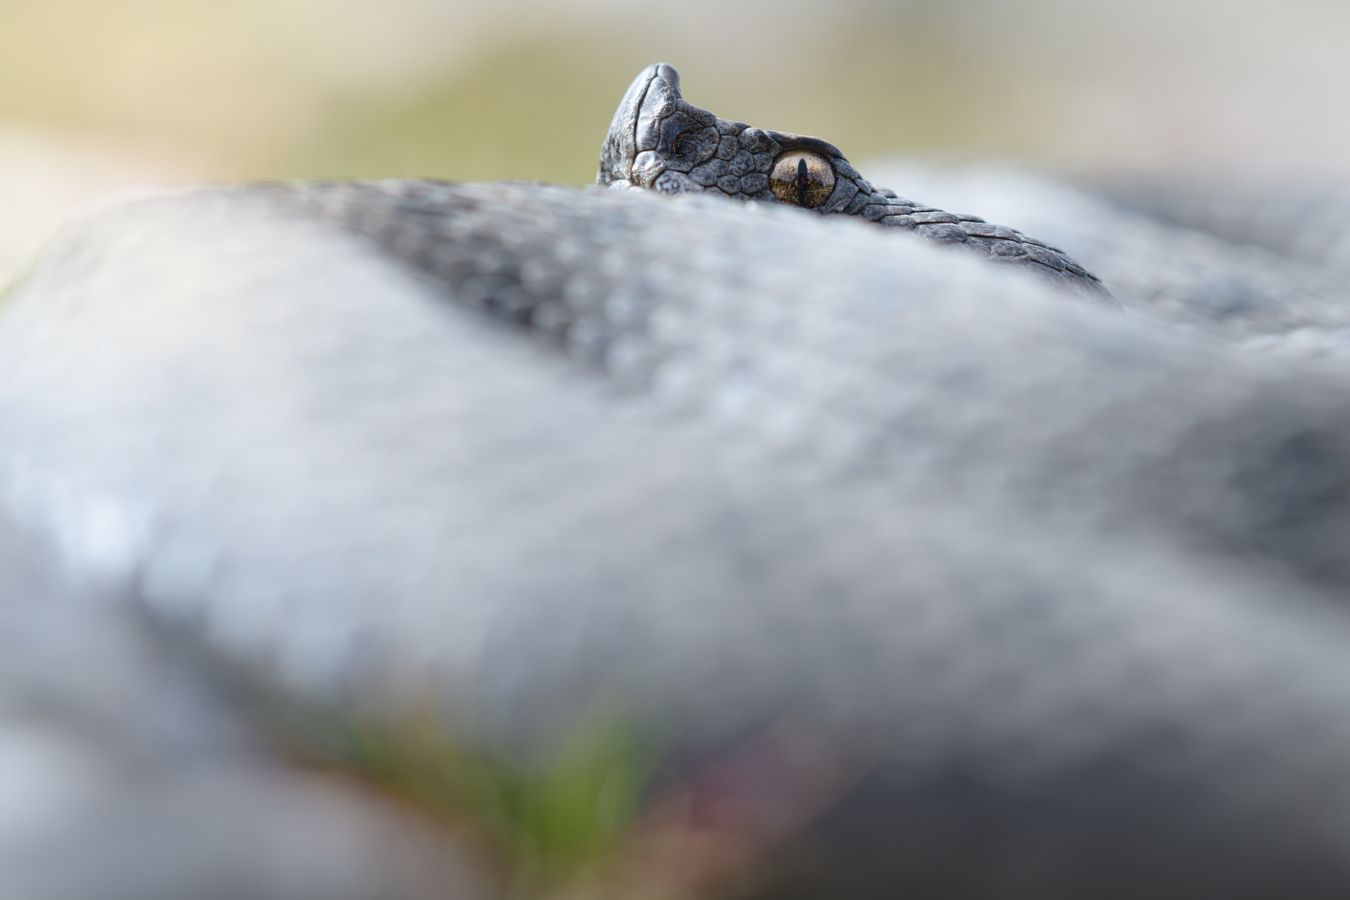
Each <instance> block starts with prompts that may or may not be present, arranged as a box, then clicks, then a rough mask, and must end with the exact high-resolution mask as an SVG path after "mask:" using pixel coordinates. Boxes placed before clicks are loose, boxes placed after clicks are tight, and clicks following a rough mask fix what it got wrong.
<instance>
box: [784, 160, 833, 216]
mask: <svg viewBox="0 0 1350 900" xmlns="http://www.w3.org/2000/svg"><path fill="white" fill-rule="evenodd" d="M769 187H770V189H772V190H773V195H774V196H775V197H777V198H778V199H779V200H782V201H783V202H784V203H791V204H792V205H793V206H803V207H806V208H807V209H815V208H816V207H817V206H819V205H820V204H822V203H824V202H825V201H826V200H828V199H830V194H832V193H833V192H834V169H833V168H831V167H830V164H829V162H828V161H827V160H826V159H825V157H823V156H821V155H819V154H818V153H807V152H804V151H801V150H792V151H789V152H787V153H784V154H783V155H782V156H780V157H778V159H777V160H776V161H775V162H774V164H773V171H772V172H770V173H769Z"/></svg>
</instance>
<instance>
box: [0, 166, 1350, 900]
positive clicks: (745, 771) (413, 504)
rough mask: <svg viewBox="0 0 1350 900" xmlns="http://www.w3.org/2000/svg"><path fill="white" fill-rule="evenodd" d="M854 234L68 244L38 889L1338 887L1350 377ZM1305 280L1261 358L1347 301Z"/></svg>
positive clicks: (705, 215) (29, 695)
mask: <svg viewBox="0 0 1350 900" xmlns="http://www.w3.org/2000/svg"><path fill="white" fill-rule="evenodd" d="M1095 215H1100V217H1101V218H1100V220H1097V219H1094V224H1093V228H1094V229H1096V228H1100V230H1101V233H1102V238H1101V245H1102V246H1103V247H1104V248H1105V249H1107V250H1110V249H1112V247H1116V248H1119V247H1122V246H1123V247H1125V248H1126V249H1125V251H1123V252H1126V253H1128V254H1130V255H1131V256H1132V258H1133V259H1134V260H1135V262H1136V264H1137V272H1138V273H1139V274H1138V278H1139V279H1140V282H1139V284H1138V288H1139V290H1140V291H1143V290H1145V289H1147V288H1148V286H1149V285H1148V282H1147V280H1148V279H1149V278H1152V279H1154V280H1155V284H1156V285H1157V286H1158V288H1159V290H1160V292H1161V293H1163V294H1166V295H1167V296H1169V297H1173V298H1175V303H1174V304H1169V305H1167V306H1163V305H1159V306H1158V307H1156V308H1157V309H1159V310H1164V311H1166V310H1173V309H1175V310H1177V311H1178V312H1177V314H1176V316H1175V317H1172V318H1166V319H1165V321H1166V322H1173V323H1174V322H1176V321H1185V322H1186V323H1187V324H1190V323H1191V322H1192V321H1200V320H1204V319H1206V318H1209V319H1213V318H1216V317H1217V316H1218V313H1217V312H1215V310H1216V309H1222V306H1221V305H1218V304H1212V303H1211V302H1210V298H1209V297H1207V295H1206V292H1205V290H1204V287H1203V284H1202V283H1201V282H1200V281H1199V280H1198V279H1193V278H1190V277H1189V276H1187V277H1186V278H1184V279H1178V278H1177V276H1176V274H1175V273H1173V272H1169V271H1168V270H1169V269H1170V268H1173V267H1174V265H1176V264H1179V263H1180V262H1181V261H1180V260H1177V259H1175V258H1174V257H1173V256H1171V255H1164V254H1163V252H1162V251H1163V249H1164V248H1160V246H1159V244H1158V242H1157V241H1153V240H1138V241H1129V242H1126V243H1124V244H1120V243H1119V242H1117V243H1116V244H1115V245H1113V244H1111V242H1110V238H1111V236H1112V231H1111V228H1110V227H1109V225H1110V219H1109V213H1107V212H1106V211H1102V210H1098V211H1096V212H1095V213H1094V216H1095ZM850 218H852V217H848V216H830V217H813V216H805V215H799V214H795V213H794V212H793V211H791V210H787V209H784V208H783V206H782V205H781V204H767V203H766V204H762V205H755V206H748V205H739V204H732V203H726V202H722V201H720V200H716V199H712V198H707V197H699V196H693V197H688V196H686V197H676V198H662V197H657V196H654V195H652V194H651V193H650V192H643V191H613V192H611V191H598V190H582V191H578V190H569V189H564V188H558V187H548V186H539V185H512V184H493V185H462V184H445V183H436V182H427V181H407V182H385V183H350V184H309V185H274V186H268V187H262V188H260V187H247V188H242V189H218V190H207V191H199V192H195V193H190V194H187V195H185V196H178V197H170V198H167V199H160V200H156V201H154V202H145V203H141V204H139V205H132V206H126V207H122V208H120V209H115V210H110V211H108V212H107V213H105V214H104V215H103V216H102V217H101V218H99V219H96V220H94V221H91V222H89V223H87V224H86V225H84V226H83V227H81V228H78V229H73V230H72V231H71V232H69V233H68V234H67V235H66V236H65V237H64V238H63V239H62V240H61V241H60V242H59V243H58V244H57V245H56V246H55V247H53V249H52V250H51V252H50V253H49V254H48V255H47V256H46V257H45V259H44V260H43V261H42V262H41V264H39V265H38V266H36V267H35V268H34V270H33V272H32V274H31V276H30V277H28V278H27V279H25V280H24V281H23V282H22V283H21V284H20V285H18V286H16V288H15V290H14V292H13V295H12V296H11V297H10V298H9V300H8V301H7V306H6V309H5V311H4V314H3V315H0V426H2V427H3V438H4V439H3V440H2V441H0V562H2V563H3V565H0V635H2V636H3V647H0V649H2V650H3V652H0V751H3V756H0V760H2V761H3V763H4V765H3V768H2V769H0V811H3V812H4V813H5V815H4V816H3V817H0V826H4V827H0V896H3V897H6V898H8V897H23V898H25V900H88V898H99V900H105V898H117V900H122V898H131V900H177V898H181V897H184V896H191V897H198V898H211V900H216V898H222V900H233V898H236V897H250V898H265V900H297V898H300V900H308V898H311V897H312V898H325V900H384V898H387V897H397V898H400V900H405V898H408V900H444V898H445V897H446V896H454V897H456V898H461V897H473V898H479V897H482V898H495V897H500V896H502V895H503V893H507V892H506V891H503V890H500V889H499V888H501V885H500V884H498V883H497V882H495V881H494V880H493V879H492V878H491V877H487V878H481V879H480V878H478V877H470V876H472V875H474V867H473V865H472V863H471V862H470V861H469V860H471V859H473V858H476V857H473V856H472V855H471V854H465V853H463V851H462V849H461V850H460V851H458V852H457V851H456V848H457V847H460V848H462V847H463V846H475V845H478V846H481V844H476V841H482V840H484V839H485V838H487V837H492V838H495V842H494V843H493V846H495V847H496V848H497V851H498V852H497V854H496V855H495V856H491V857H488V859H489V860H490V861H491V863H492V864H493V865H495V866H497V867H498V868H499V869H500V868H501V867H502V866H506V867H510V866H512V865H515V866H517V867H518V868H519V869H520V870H521V871H524V872H527V873H528V872H532V871H534V872H537V871H538V870H539V869H540V868H541V866H540V865H539V862H540V859H539V856H540V855H541V854H552V855H547V857H546V861H547V862H548V863H549V866H551V867H552V869H551V871H552V872H553V873H554V874H555V875H556V873H557V871H558V870H559V868H561V869H562V870H564V871H566V865H567V864H570V865H571V866H572V867H573V871H572V874H575V875H576V876H577V877H579V878H586V879H593V880H590V881H582V882H580V883H579V884H576V883H568V882H566V881H562V882H558V881H556V880H555V881H551V882H537V883H528V884H527V885H526V886H527V887H529V888H531V889H538V890H539V891H540V892H542V893H544V894H547V892H548V891H549V890H555V891H558V892H559V894H560V895H563V896H572V897H575V896H596V895H600V896H653V895H656V896H678V897H682V898H683V897H711V898H720V897H723V896H744V895H746V894H752V895H754V894H757V895H759V896H764V897H773V898H784V897H794V896H847V897H861V898H878V900H881V898H891V897H895V896H897V895H899V896H916V897H926V898H938V900H1081V898H1092V900H1135V898H1140V897H1147V898H1150V900H1182V898H1184V900H1239V898H1240V900H1265V898H1268V897H1281V896H1291V897H1298V898H1300V900H1343V898H1345V897H1346V896H1350V855H1347V853H1346V833H1347V822H1350V720H1347V717H1346V714H1345V710H1346V703H1347V697H1350V655H1347V653H1346V652H1345V651H1346V647H1347V646H1350V612H1348V611H1347V608H1346V604H1345V600H1346V597H1347V596H1350V550H1348V549H1347V545H1346V535H1347V534H1350V421H1347V418H1346V416H1345V415H1344V409H1345V395H1346V380H1347V378H1346V373H1345V370H1344V368H1343V367H1341V366H1339V365H1328V366H1314V365H1310V364H1308V363H1307V362H1306V361H1304V360H1298V359H1289V358H1284V357H1280V356H1275V355H1263V354H1257V353H1250V352H1241V351H1239V350H1237V349H1236V348H1234V347H1231V346H1225V345H1223V344H1222V343H1220V342H1217V341H1213V340H1209V339H1199V338H1196V337H1194V336H1193V335H1188V334H1185V333H1179V331H1178V330H1177V329H1175V328H1172V327H1167V326H1166V325H1164V324H1159V323H1157V322H1153V323H1150V322H1145V321H1141V318H1140V317H1134V316H1122V315H1119V314H1118V313H1117V312H1116V311H1115V310H1113V309H1109V308H1104V307H1102V306H1100V305H1093V304H1085V303H1066V302H1064V298H1063V297H1062V296H1060V295H1059V294H1057V293H1055V292H1054V291H1051V290H1047V289H1046V286H1045V285H1043V284H1039V283H1037V282H1036V281H1035V280H1034V279H1031V278H1029V277H1026V272H1027V271H1033V272H1034V271H1035V267H1016V268H1003V269H998V268H996V267H993V266H989V265H985V264H984V263H983V262H982V261H981V260H979V259H978V257H976V256H975V255H972V254H952V253H948V252H946V251H944V250H943V249H942V248H939V247H936V246H934V245H933V244H931V243H929V242H924V241H918V240H915V241H905V240H895V236H894V235H892V234H885V233H883V232H882V231H881V230H879V229H872V228H868V227H865V226H864V225H862V224H859V223H858V222H856V221H849V219H850ZM1131 221H1132V222H1133V224H1132V225H1131V227H1132V228H1140V229H1142V228H1144V227H1145V226H1144V224H1143V223H1141V222H1139V221H1137V220H1131ZM1169 252H1174V248H1173V250H1172V251H1169ZM1229 258H1230V257H1229V256H1228V255H1226V254H1218V253H1215V254H1208V255H1203V256H1199V255H1197V256H1196V260H1198V262H1197V264H1198V265H1200V266H1202V267H1203V266H1211V267H1218V268H1223V269H1227V268H1228V266H1227V263H1226V260H1228V259H1229ZM1193 262H1194V261H1193ZM1118 264H1119V265H1121V266H1122V267H1123V266H1124V265H1125V263H1124V262H1118ZM1224 275H1225V278H1227V279H1228V280H1222V281H1218V282H1215V283H1218V284H1222V285H1225V286H1228V285H1233V286H1235V287H1236V286H1240V285H1236V284H1235V283H1234V281H1233V279H1232V278H1231V277H1229V276H1231V275H1232V273H1231V272H1225V273H1224ZM1238 280H1239V281H1240V279H1238ZM1285 287H1286V288H1289V287H1290V286H1289V285H1285ZM1225 289H1226V288H1225ZM1291 290H1296V286H1294V288H1291ZM1289 299H1290V300H1291V303H1290V305H1289V307H1288V308H1287V309H1286V310H1285V315H1283V316H1273V317H1272V316H1262V315H1255V314H1254V315H1250V316H1244V317H1243V318H1242V319H1241V321H1240V323H1238V324H1239V326H1240V327H1239V328H1238V330H1235V331H1234V332H1232V333H1233V334H1241V335H1243V336H1247V337H1252V336H1254V335H1255V334H1257V333H1258V332H1260V331H1261V330H1262V329H1267V330H1270V331H1276V332H1278V331H1279V330H1280V329H1282V328H1287V327H1289V326H1290V325H1291V323H1295V324H1296V326H1297V327H1299V328H1306V329H1308V330H1312V331H1318V332H1320V331H1327V330H1335V329H1336V328H1337V327H1338V326H1337V325H1336V323H1337V322H1338V321H1340V320H1337V319H1335V318H1334V317H1333V316H1332V313H1331V311H1328V310H1326V309H1324V305H1325V301H1326V299H1327V298H1326V297H1323V296H1321V295H1319V296H1317V297H1313V298H1311V303H1310V304H1304V303H1298V302H1293V301H1295V300H1297V299H1299V298H1296V297H1290V298H1289ZM1303 299H1304V300H1307V299H1309V298H1303ZM1332 346H1333V350H1334V346H1335V345H1334V344H1333V345H1332ZM241 688H245V689H246V690H241ZM259 698H263V699H264V700H265V701H266V702H262V703H259V702H257V701H258V699H259ZM597 710H598V711H599V712H600V713H603V714H604V715H597ZM605 716H608V717H610V718H609V720H608V721H617V722H618V724H619V726H621V727H615V728H609V727H608V726H606V727H598V728H596V730H595V732H594V733H592V732H588V731H587V728H588V727H590V726H588V725H587V723H594V722H601V723H604V722H606V721H607V720H606V718H605ZM578 723H580V725H579V724H578ZM578 732H579V733H578ZM597 735H598V737H597ZM632 735H636V736H637V737H639V738H641V739H640V740H629V739H628V738H629V737H630V736H632ZM261 736H266V737H267V738H268V739H267V740H264V739H262V738H261ZM279 746H281V747H285V748H287V749H289V750H290V753H289V755H286V754H281V753H278V752H277V751H278V747H279ZM578 746H579V747H580V748H581V749H580V750H577V749H576V748H577V747H578ZM564 750H566V751H569V752H563V751H564ZM297 758H299V759H303V760H306V761H310V762H313V761H315V760H322V761H324V762H325V763H327V764H328V765H329V766H332V767H335V768H337V769H339V770H341V771H345V772H348V773H351V774H353V775H356V776H358V778H360V779H365V780H366V784H367V785H368V787H369V786H374V787H376V788H380V789H381V790H383V791H388V792H390V793H392V794H394V795H396V796H399V797H402V798H404V799H407V798H408V796H409V791H410V790H411V791H412V797H413V799H415V800H417V801H419V802H420V803H422V804H423V806H421V807H419V809H420V810H421V811H422V812H425V811H426V810H427V807H431V808H433V809H434V810H435V811H436V813H437V815H438V816H439V818H438V821H439V822H440V823H441V824H443V825H448V826H450V829H451V831H450V834H445V833H442V832H440V831H438V830H437V829H436V828H432V827H430V825H428V823H427V820H426V819H425V818H419V817H416V816H414V817H409V816H407V815H404V816H393V817H392V818H393V819H394V821H390V819H391V814H390V805H391V804H388V803H385V802H382V801H381V800H380V799H379V797H380V794H379V792H377V791H371V790H369V789H368V788H367V789H366V790H364V791H363V790H358V789H356V788H354V786H353V785H352V783H351V782H350V781H347V780H339V779H332V778H326V777H324V776H322V775H320V774H317V773H316V772H315V771H313V769H311V771H309V772H308V773H302V772H298V771H296V766H295V765H294V762H295V760H296V759H297ZM557 759H562V760H563V761H564V762H565V763H566V764H563V765H561V769H562V771H563V774H564V776H567V777H562V776H556V773H554V774H551V772H552V770H551V769H550V768H549V763H550V761H553V760H557ZM541 773H542V774H541ZM568 773H571V774H570V775H568ZM610 776H613V777H610ZM644 776H645V780H644ZM457 779H461V780H462V781H465V782H468V783H469V784H470V786H474V787H476V788H477V790H473V791H466V792H463V793H461V794H456V793H455V792H454V791H453V790H450V791H448V793H445V794H439V793H438V790H439V789H444V788H445V787H446V785H447V784H449V785H451V786H453V785H454V784H455V783H456V780H457ZM635 782H640V786H641V787H643V788H645V790H643V791H642V792H641V793H640V797H639V802H638V804H637V806H636V808H635V809H634V808H629V807H628V806H626V805H624V804H623V803H617V804H616V802H615V797H616V796H617V797H618V798H619V799H620V800H622V799H623V798H625V797H629V798H631V796H632V795H633V793H634V791H635V788H634V783H635ZM522 785H523V786H525V787H526V788H527V790H524V791H523V792H522V791H521V790H520V788H521V786H522ZM461 786H462V785H461ZM485 788H486V789H485ZM485 797H486V799H485ZM475 800H476V804H477V805H475ZM432 801H436V804H433V803H432ZM404 809H405V811H406V808H404ZM559 822H561V823H562V826H561V827H559V825H558V823H559ZM494 829H495V830H494ZM503 831H504V832H505V833H506V835H507V838H508V839H506V840H503V839H502V832H503ZM465 833H467V834H470V835H472V837H473V838H474V840H470V841H467V842H465V843H461V842H460V841H459V840H457V839H456V837H455V836H456V835H461V834H465ZM541 836H542V837H553V838H555V839H556V838H559V837H561V840H554V841H553V842H552V843H550V842H548V841H544V840H540V839H539V838H541ZM591 836H598V837H599V838H603V840H601V841H600V842H599V843H597V844H594V845H591V844H585V843H584V842H583V843H582V845H581V846H582V851H584V852H580V851H576V849H575V847H576V846H577V844H576V841H578V840H580V838H582V837H591ZM511 838H514V839H511ZM568 839H572V841H573V843H571V844H569V843H568ZM420 841H425V842H426V844H427V846H426V847H422V849H421V850H419V849H418V848H419V847H420V846H421V845H420V844H419V842H420ZM560 843H561V844H562V845H564V847H567V846H571V847H572V848H573V850H572V855H571V856H570V857H569V856H567V855H566V854H562V855H561V856H560V855H559V854H558V852H557V847H558V845H559V844H560ZM422 850H425V851H427V852H422ZM532 853H533V854H535V855H534V856H532V855H531V854H532ZM478 858H479V859H481V857H478ZM510 874H513V875H515V874H519V873H510ZM607 879H608V880H607ZM521 886H522V882H520V881H511V882H509V883H508V884H507V885H506V887H507V888H515V889H516V893H515V894H514V896H517V897H518V896H520V893H521Z"/></svg>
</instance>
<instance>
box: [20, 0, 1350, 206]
mask: <svg viewBox="0 0 1350 900" xmlns="http://www.w3.org/2000/svg"><path fill="white" fill-rule="evenodd" d="M1348 59H1350V4H1345V3H1344V2H1327V0H1288V2H1283V3H1275V2H1261V3H1257V2H1245V0H1229V2H1210V0H1202V2H1190V3H1186V2H1171V3H1167V2H1162V0H1137V2H1132V3H1120V4H1114V3H1092V2H1083V0H1073V2H1069V0H1022V2H1001V0H940V2H939V0H911V2H901V3H877V2H866V0H851V2H850V0H839V2H834V3H828V4H827V3H803V2H788V0H784V2H778V3H752V4H741V5H733V4H727V3H717V2H709V0H681V2H678V3H677V2H669V0H668V2H666V3H661V4H656V3H640V2H639V3H634V2H610V0H570V2H561V3H529V2H527V3H514V4H501V3H481V2H474V3H469V2H431V0H378V2H376V0H327V2H324V0H236V2H233V3H230V4H222V3H219V2H205V0H125V2H116V0H113V2H107V3H93V2H90V0H0V161H3V159H4V154H3V149H4V146H5V140H6V135H10V136H11V137H12V136H13V135H15V134H20V135H27V136H31V135H33V134H39V135H41V136H42V138H43V140H44V141H51V140H57V141H59V142H61V145H62V146H74V147H77V148H83V149H85V150H87V151H88V152H89V153H90V154H93V155H94V156H96V157H97V158H100V159H104V160H119V161H128V160H129V161H133V162H134V163H136V164H137V168H138V169H139V171H140V172H141V173H146V172H148V173H149V174H150V175H151V176H152V177H162V178H163V179H165V180H178V179H198V178H203V177H210V178H227V179H235V178H270V177H313V176H377V175H429V176H443V177H449V178H461V179H487V178H523V179H543V180H551V181H562V182H568V183H582V182H586V181H589V180H591V179H592V177H593V174H594V166H595V155H596V150H597V148H598V146H599V143H600V139H601V137H602V135H603V132H604V129H605V127H606V126H607V124H608V122H609V117H610V115H611V113H612V111H613V108H614V106H615V105H616V104H617V102H618V99H619V97H620V96H621V95H622V93H623V90H624V88H625V87H626V85H627V83H628V82H629V80H630V79H631V78H632V76H633V75H634V74H635V73H636V72H637V70H638V69H639V68H640V67H641V66H642V65H644V64H646V63H648V62H653V61H656V60H666V61H669V62H672V63H674V64H675V65H676V66H678V67H679V68H680V69H681V71H682V73H683V76H684V86H685V90H686V94H687V96H688V97H689V99H691V100H692V101H693V102H695V103H698V104H700V105H702V106H706V107H708V108H710V109H712V110H714V111H715V112H717V113H718V114H719V115H722V116H724V117H726V118H736V119H741V120H744V121H749V122H752V123H754V124H758V125H762V126H764V127H767V128H774V129H778V130H784V131H796V132H801V133H808V134H816V135H818V136H821V137H825V138H827V139H829V140H831V141H833V142H834V143H836V144H838V145H840V146H841V147H842V148H843V149H844V151H845V152H846V153H848V154H849V155H850V156H852V157H853V158H854V159H855V160H866V159H867V158H869V157H875V156H879V155H883V154H899V153H923V154H933V153H937V154H941V155H944V156H958V157H964V156H969V157H999V158H1010V159H1013V160H1022V161H1026V162H1029V163H1032V164H1035V165H1038V166H1042V167H1049V168H1055V169H1073V170H1084V169H1086V170H1099V169H1112V168H1139V167H1160V166H1166V167H1168V168H1182V169H1194V170H1198V171H1203V172H1206V173H1211V172H1213V171H1214V170H1215V169H1216V167H1217V168H1218V169H1219V170H1221V171H1228V170H1231V171H1234V172H1245V171H1249V170H1257V171H1261V172H1277V173H1278V172H1294V173H1298V174H1300V175H1306V174H1308V173H1328V172H1329V173H1334V174H1336V175H1338V176H1339V175H1342V174H1344V173H1345V172H1346V171H1347V169H1348V168H1350V117H1347V116H1346V115H1345V107H1346V104H1345V98H1344V94H1345V90H1344V87H1343V85H1344V84H1346V83H1347V76H1350V61H1348ZM11 142H12V141H11ZM44 146H46V144H44Z"/></svg>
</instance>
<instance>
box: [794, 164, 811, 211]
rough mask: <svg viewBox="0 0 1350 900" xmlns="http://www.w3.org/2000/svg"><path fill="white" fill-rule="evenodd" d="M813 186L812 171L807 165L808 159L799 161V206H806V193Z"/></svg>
mask: <svg viewBox="0 0 1350 900" xmlns="http://www.w3.org/2000/svg"><path fill="white" fill-rule="evenodd" d="M810 186H811V175H810V170H809V169H808V167H807V165H806V159H805V158H803V159H799V160H797V205H798V206H805V205H806V192H807V190H808V189H809V188H810Z"/></svg>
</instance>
